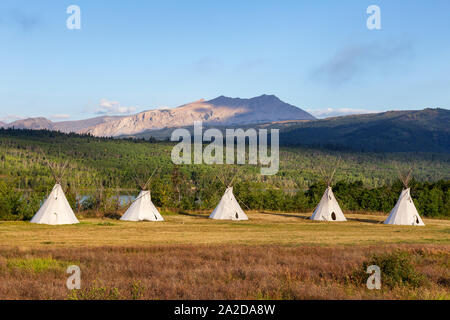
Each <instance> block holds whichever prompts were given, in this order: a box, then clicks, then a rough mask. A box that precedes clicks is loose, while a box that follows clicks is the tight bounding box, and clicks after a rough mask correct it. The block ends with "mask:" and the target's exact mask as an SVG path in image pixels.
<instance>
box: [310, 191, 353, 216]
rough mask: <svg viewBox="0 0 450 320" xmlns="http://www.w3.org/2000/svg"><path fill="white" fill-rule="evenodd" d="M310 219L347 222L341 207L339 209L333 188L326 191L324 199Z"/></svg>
mask: <svg viewBox="0 0 450 320" xmlns="http://www.w3.org/2000/svg"><path fill="white" fill-rule="evenodd" d="M310 219H311V220H321V221H347V219H346V218H345V216H344V213H343V212H342V210H341V207H339V204H338V202H337V200H336V198H335V197H334V194H333V190H332V189H331V187H328V188H327V189H326V190H325V193H324V194H323V196H322V199H321V200H320V202H319V204H318V205H317V207H316V210H314V213H313V215H312V216H311V218H310Z"/></svg>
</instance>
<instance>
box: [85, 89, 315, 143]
mask: <svg viewBox="0 0 450 320" xmlns="http://www.w3.org/2000/svg"><path fill="white" fill-rule="evenodd" d="M313 119H315V118H314V117H313V116H312V115H310V114H309V113H307V112H306V111H303V110H302V109H300V108H297V107H294V106H292V105H290V104H288V103H285V102H283V101H281V100H280V99H278V98H277V97H276V96H274V95H262V96H259V97H255V98H251V99H240V98H228V97H224V96H220V97H218V98H215V99H213V100H209V101H204V100H199V101H196V102H192V103H188V104H185V105H182V106H180V107H178V108H174V109H160V110H150V111H144V112H141V113H138V114H136V115H132V116H129V117H124V118H122V119H119V120H117V121H113V122H108V123H104V124H100V125H96V126H93V127H91V128H88V129H86V130H81V131H80V132H81V133H89V134H92V135H94V136H103V137H106V136H112V137H116V136H121V135H134V134H139V133H142V132H144V131H146V130H159V129H163V128H174V127H183V126H189V125H192V124H193V123H194V122H195V121H203V123H204V124H209V125H242V124H250V123H253V124H256V123H264V122H271V121H282V120H313Z"/></svg>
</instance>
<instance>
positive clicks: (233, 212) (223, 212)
mask: <svg viewBox="0 0 450 320" xmlns="http://www.w3.org/2000/svg"><path fill="white" fill-rule="evenodd" d="M209 218H210V219H217V220H248V217H247V215H246V214H245V212H244V211H243V210H242V209H241V206H240V205H239V203H238V202H237V200H236V198H235V196H234V194H233V187H228V188H227V190H226V191H225V194H224V195H223V196H222V199H221V200H220V202H219V204H218V205H217V207H216V208H215V209H214V211H213V212H212V213H211V215H210V216H209Z"/></svg>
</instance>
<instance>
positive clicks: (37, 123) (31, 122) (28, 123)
mask: <svg viewBox="0 0 450 320" xmlns="http://www.w3.org/2000/svg"><path fill="white" fill-rule="evenodd" d="M52 126H53V123H52V122H51V121H50V120H48V119H46V118H29V119H24V120H17V121H14V122H11V123H10V124H8V125H6V127H7V128H12V127H14V128H15V129H32V130H41V129H49V130H52Z"/></svg>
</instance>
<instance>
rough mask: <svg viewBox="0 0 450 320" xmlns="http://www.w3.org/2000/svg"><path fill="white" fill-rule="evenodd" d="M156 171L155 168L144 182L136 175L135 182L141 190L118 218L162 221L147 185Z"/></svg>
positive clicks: (123, 219)
mask: <svg viewBox="0 0 450 320" xmlns="http://www.w3.org/2000/svg"><path fill="white" fill-rule="evenodd" d="M156 171H158V168H156V169H155V170H154V171H153V173H152V175H151V176H150V178H149V179H148V180H147V181H146V182H142V181H140V179H139V178H138V177H137V176H136V177H135V179H136V182H137V184H138V185H139V187H140V188H141V192H140V193H139V195H138V196H137V198H136V199H135V200H134V201H133V203H132V204H131V206H130V207H129V208H128V210H127V211H126V212H125V213H124V214H123V216H122V217H121V218H120V220H122V221H164V218H163V217H162V216H161V214H160V213H159V211H158V209H156V207H155V205H154V204H153V202H152V196H151V193H150V191H149V190H147V187H148V186H149V185H150V182H151V181H152V178H153V175H154V174H155V173H156Z"/></svg>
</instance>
